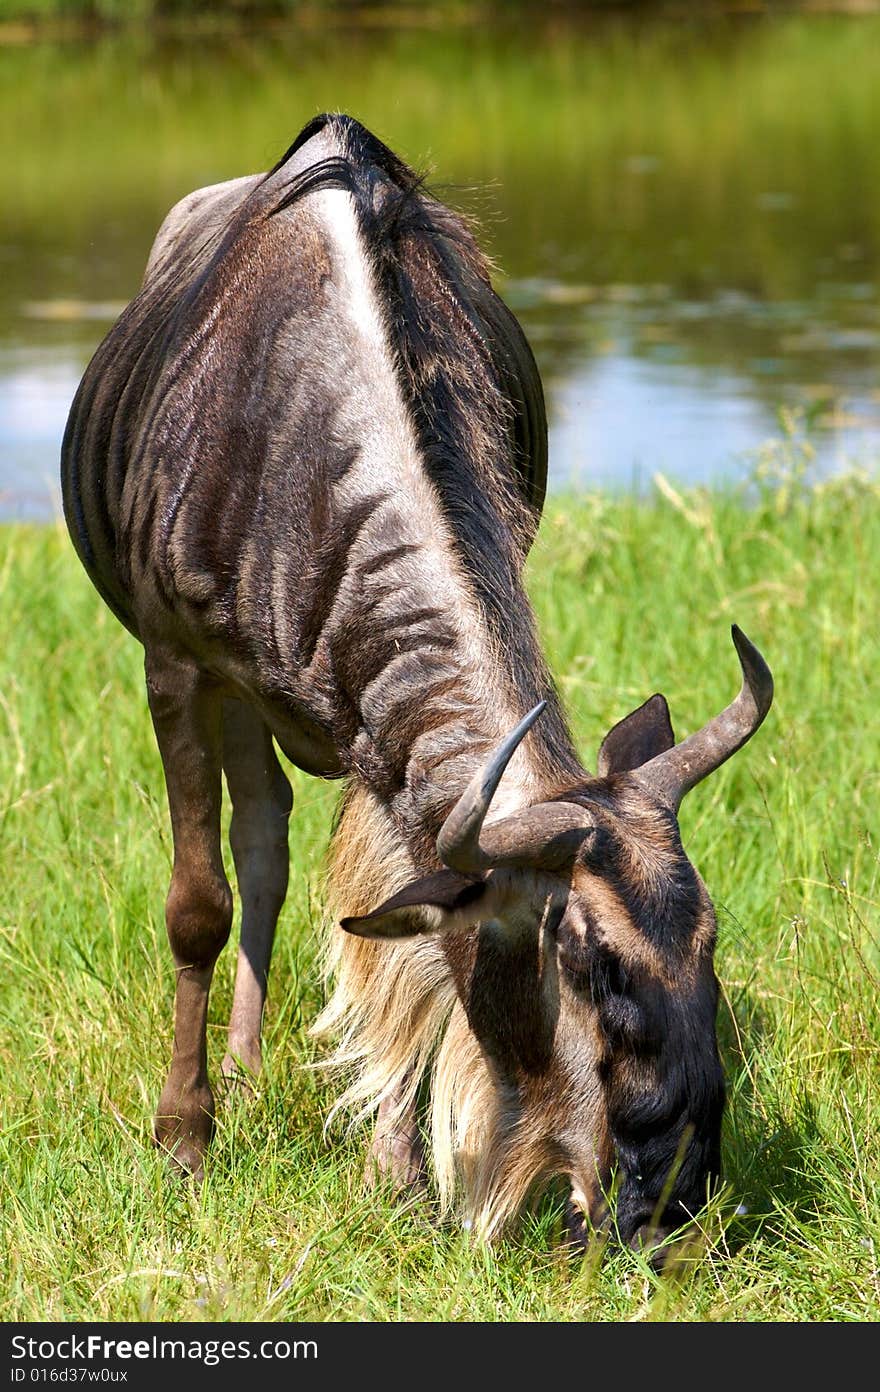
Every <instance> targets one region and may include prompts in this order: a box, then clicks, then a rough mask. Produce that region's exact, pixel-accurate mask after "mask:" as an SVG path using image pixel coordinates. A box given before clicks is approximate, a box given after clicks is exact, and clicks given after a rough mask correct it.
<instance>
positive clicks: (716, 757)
mask: <svg viewBox="0 0 880 1392" xmlns="http://www.w3.org/2000/svg"><path fill="white" fill-rule="evenodd" d="M730 633H731V637H732V638H733V643H734V647H735V648H736V651H737V655H738V657H739V665H740V667H741V668H742V674H743V684H742V689H741V690H740V693H739V695H738V696H737V697H736V699H735V700H734V701H732V702H731V704H730V705H729V706H728V707H727V708H726V710H723V711H722V712H721V714H720V715H716V716H715V718H714V720H710V721H709V723H708V725H704V726H703V728H702V730H699V731H698V732H697V733H696V734H694V735H689V736H688V738H687V739H686V740H682V742H681V744H677V745H676V746H675V748H674V749H668V750H666V752H665V753H663V754H658V755H656V757H655V758H653V759H649V761H648V762H647V763H646V764H643V765H642V767H641V768H640V769H638V770H637V771H636V773H635V775H634V776H635V777H636V778H638V780H639V782H640V783H644V784H646V785H647V786H648V788H649V789H650V790H651V792H653V793H656V794H659V796H660V797H662V798H664V799H665V800H666V801H667V802H668V803H670V804H671V806H672V808H673V810H674V811H676V812H677V811H678V808H679V806H680V804H681V800H682V798H683V797H684V795H685V793H689V792H690V790H691V788H693V787H694V786H695V785H696V784H697V783H699V782H700V781H701V780H702V779H703V778H706V777H707V775H708V774H710V773H713V772H714V771H715V769H717V768H719V767H720V765H721V764H723V763H724V761H725V760H726V759H729V758H730V756H731V754H735V753H736V751H737V750H738V749H740V748H741V747H742V746H743V745H744V744H745V742H746V740H749V739H751V737H752V735H753V734H754V733H755V731H756V730H757V728H758V726H759V725H760V724H761V721H762V720H763V719H764V716H765V715H766V714H767V712H768V710H769V709H770V703H771V701H772V700H773V677H772V676H771V674H770V668H769V667H768V666H767V664H766V662H765V661H764V659H763V657H762V656H761V654H760V653H759V652H758V649H757V648H756V647H755V645H754V644H753V643H750V642H749V640H748V638H747V637H746V635H745V634H744V633H743V631H742V629H740V628H737V626H736V624H734V625H733V627H732V628H731V630H730Z"/></svg>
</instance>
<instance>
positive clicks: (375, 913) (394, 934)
mask: <svg viewBox="0 0 880 1392" xmlns="http://www.w3.org/2000/svg"><path fill="white" fill-rule="evenodd" d="M490 897H494V896H492V895H491V894H490V890H489V885H488V884H487V883H486V881H485V880H474V879H470V878H468V876H466V875H459V874H458V873H457V872H456V871H455V870H438V871H437V872H436V874H434V875H425V876H424V878H423V879H420V880H413V882H412V884H408V885H407V886H406V888H405V889H401V890H400V891H399V892H398V893H397V894H393V895H392V896H391V898H390V899H386V900H385V902H384V904H380V905H379V907H378V908H377V909H373V910H372V912H371V913H368V914H363V915H362V916H361V917H359V918H343V919H342V920H341V924H340V926H341V927H342V928H344V929H345V931H346V933H354V934H355V936H356V937H359V938H411V937H414V936H416V935H417V934H419V933H439V932H443V931H444V930H445V929H448V928H466V927H468V925H469V924H471V923H477V922H478V921H479V919H480V917H481V916H484V915H485V913H486V906H487V900H488V899H489V898H490ZM481 910H482V912H481Z"/></svg>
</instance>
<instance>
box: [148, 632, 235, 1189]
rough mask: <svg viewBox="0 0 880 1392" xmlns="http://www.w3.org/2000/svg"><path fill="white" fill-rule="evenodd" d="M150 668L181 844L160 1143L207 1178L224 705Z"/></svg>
mask: <svg viewBox="0 0 880 1392" xmlns="http://www.w3.org/2000/svg"><path fill="white" fill-rule="evenodd" d="M145 665H146V677H147V695H148V697H149V702H150V714H151V715H152V717H153V726H154V728H155V731H156V739H157V742H158V745H159V752H160V754H161V756H162V763H163V766H164V769H165V783H166V787H167V789H168V804H169V808H170V811H171V828H172V832H173V837H174V869H173V871H172V875H171V885H170V887H169V890H168V898H167V900H166V904H165V921H166V925H167V928H168V940H169V943H170V945H171V951H172V954H173V956H174V964H175V967H176V968H177V988H176V992H175V1001H174V1049H173V1054H172V1060H171V1068H170V1070H169V1073H168V1077H167V1080H166V1082H165V1086H164V1088H163V1090H162V1096H161V1098H160V1099H159V1107H158V1111H157V1113H156V1122H155V1135H156V1140H157V1142H158V1143H159V1144H160V1145H163V1146H165V1147H166V1149H168V1150H169V1151H170V1152H171V1154H172V1155H173V1157H174V1159H175V1161H176V1162H177V1163H178V1164H179V1165H180V1166H181V1168H183V1169H185V1170H191V1171H192V1172H193V1173H194V1174H195V1175H196V1176H199V1175H201V1172H202V1162H203V1157H204V1153H205V1150H206V1148H207V1145H208V1142H209V1140H210V1139H211V1135H212V1132H213V1129H214V1096H213V1093H212V1091H211V1085H210V1082H209V1079H208V1059H207V1047H206V1039H205V1025H206V1020H207V1013H208V992H209V991H210V988H211V978H212V976H213V974H214V963H215V962H216V960H217V957H218V956H219V954H220V951H221V949H222V948H223V946H224V944H225V942H226V940H227V938H228V937H229V929H230V926H231V923H232V894H231V891H230V888H229V883H228V881H227V879H226V875H225V873H224V870H223V861H222V858H221V854H220V803H221V796H222V785H221V778H220V760H221V708H222V698H221V696H220V693H219V691H218V689H217V686H216V684H215V683H214V682H213V681H212V680H211V679H210V678H209V677H207V676H206V675H205V674H204V673H203V672H201V671H200V670H199V669H198V668H197V667H196V666H195V665H194V664H192V663H189V662H185V661H181V660H180V659H178V658H176V657H172V656H170V655H168V654H166V653H162V652H159V651H156V650H155V649H150V648H148V650H147V657H146V664H145Z"/></svg>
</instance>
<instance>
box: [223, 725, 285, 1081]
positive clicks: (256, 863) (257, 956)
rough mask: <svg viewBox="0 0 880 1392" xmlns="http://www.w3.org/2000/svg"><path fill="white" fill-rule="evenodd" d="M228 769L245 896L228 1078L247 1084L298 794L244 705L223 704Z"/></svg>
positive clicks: (258, 1057)
mask: <svg viewBox="0 0 880 1392" xmlns="http://www.w3.org/2000/svg"><path fill="white" fill-rule="evenodd" d="M223 769H224V772H225V774H226V783H227V787H228V788H229V795H230V797H231V799H232V823H231V826H230V828H229V842H230V845H231V846H232V856H233V859H234V861H235V873H236V877H237V879H238V890H239V895H240V897H241V945H240V947H239V952H238V968H237V970H236V976H235V996H234V998H233V1002H232V1015H231V1018H230V1021H229V1040H228V1046H227V1051H226V1057H225V1058H224V1060H223V1074H224V1077H226V1078H229V1079H234V1080H236V1081H238V1082H244V1083H245V1084H246V1083H247V1079H248V1077H249V1076H256V1075H257V1074H258V1073H259V1071H260V1068H261V1066H262V1051H261V1046H260V1033H261V1028H262V1020H263V1007H264V1005H265V1003H266V984H267V981H268V976H269V962H270V959H271V956H272V943H273V941H274V937H275V925H276V923H277V921H278V915H279V913H280V911H281V906H282V904H283V903H284V897H285V895H286V893H287V878H288V868H289V856H288V845H287V819H288V817H289V816H290V809H291V807H292V806H293V795H292V793H291V790H290V784H289V783H288V781H287V778H286V777H285V775H284V773H283V772H282V769H281V765H280V764H279V762H278V758H277V756H276V754H275V748H274V745H273V743H272V736H271V734H270V733H269V730H268V727H267V726H266V724H265V723H264V721H263V720H262V719H261V718H260V716H259V715H258V714H257V713H256V711H254V710H253V709H252V708H251V707H250V706H247V705H245V704H244V703H243V702H242V701H233V700H226V701H224V703H223Z"/></svg>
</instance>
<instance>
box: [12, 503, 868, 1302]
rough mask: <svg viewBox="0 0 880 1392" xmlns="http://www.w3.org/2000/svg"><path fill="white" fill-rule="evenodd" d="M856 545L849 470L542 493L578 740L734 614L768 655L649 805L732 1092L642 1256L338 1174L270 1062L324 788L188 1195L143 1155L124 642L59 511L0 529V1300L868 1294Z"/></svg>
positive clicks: (164, 1051) (140, 803)
mask: <svg viewBox="0 0 880 1392" xmlns="http://www.w3.org/2000/svg"><path fill="white" fill-rule="evenodd" d="M878 555H880V489H878V487H877V486H876V485H868V484H859V483H855V482H848V483H837V484H834V485H829V486H826V487H825V488H824V489H820V490H813V491H809V492H806V491H805V492H798V491H795V492H793V493H792V492H786V493H779V492H777V493H774V494H770V493H768V494H767V495H766V496H765V497H763V498H762V499H759V500H758V501H757V502H754V501H753V503H752V505H750V506H749V507H746V506H745V505H744V502H743V500H742V499H741V498H739V497H737V496H734V495H714V496H710V495H688V496H687V497H680V496H679V495H678V494H676V493H675V492H674V491H672V490H668V489H667V491H666V493H665V494H663V493H658V494H656V495H655V496H654V497H652V498H651V499H649V500H647V501H643V502H639V501H637V500H635V499H631V498H619V499H612V498H609V497H598V498H593V499H583V500H579V501H577V502H576V503H575V502H567V501H565V500H560V499H557V500H556V501H555V502H554V503H553V505H552V507H551V508H550V509H549V510H548V513H547V515H546V517H545V520H544V523H543V526H542V531H541V536H540V539H539V543H538V545H537V547H536V551H535V553H534V556H533V561H532V563H531V565H530V580H529V584H530V590H531V593H532V596H533V598H534V601H535V604H536V607H537V609H538V613H539V619H540V624H541V629H542V633H543V635H544V640H545V645H546V648H547V651H548V655H549V657H550V659H551V662H552V666H553V669H554V671H555V672H556V673H557V675H558V678H559V682H560V686H561V689H562V692H563V694H564V697H565V701H566V704H567V707H568V710H569V711H570V714H571V719H572V724H573V728H574V730H575V733H576V736H577V739H578V741H579V743H580V747H581V749H582V751H583V754H584V758H585V761H586V763H587V765H588V766H592V765H593V763H594V760H595V750H596V747H597V745H598V742H599V740H600V739H601V736H602V734H603V733H604V731H605V730H606V729H607V727H608V726H609V724H611V723H612V722H613V721H615V720H617V719H618V718H619V717H620V716H621V715H623V714H624V713H625V712H626V711H627V710H629V709H631V708H632V707H633V706H634V705H636V704H638V703H639V702H640V701H642V700H643V699H644V697H645V696H647V695H648V694H649V693H650V692H651V691H653V690H655V689H657V688H660V689H663V690H664V691H665V692H666V694H667V696H668V697H669V700H670V705H671V708H672V713H673V719H674V723H675V726H676V731H677V733H678V734H679V737H681V736H683V735H684V734H685V733H687V732H688V731H690V730H692V729H693V728H695V727H696V726H697V725H699V724H702V723H703V722H704V721H705V719H706V718H707V717H708V716H709V715H711V714H713V713H714V712H715V711H716V710H718V709H719V708H720V706H721V705H723V704H724V703H726V701H727V700H728V699H729V698H730V697H731V696H732V694H733V692H734V691H735V689H736V686H737V667H736V659H735V655H734V652H733V648H732V646H731V644H730V640H729V625H730V623H731V621H734V620H735V621H736V622H737V623H739V624H740V625H741V626H742V627H743V628H744V629H745V631H746V632H747V633H748V634H749V635H750V636H751V637H752V638H753V639H754V640H755V641H757V642H758V643H759V645H760V646H761V648H762V649H763V651H764V652H765V654H766V655H767V657H768V660H769V661H770V663H771V666H772V667H773V670H774V674H775V677H776V683H777V698H776V702H775V704H774V707H773V710H772V711H771V714H770V716H769V717H768V720H767V722H766V725H765V726H764V728H763V729H762V730H761V731H760V732H759V733H758V735H757V736H756V737H755V739H754V740H753V741H752V743H751V744H750V745H749V746H748V747H747V748H746V749H745V750H744V751H743V752H742V753H741V754H739V755H738V756H737V757H736V758H735V759H734V760H733V761H732V762H731V763H730V764H728V765H727V766H725V768H723V769H722V770H721V771H719V772H718V773H717V774H716V775H714V776H713V777H712V779H711V780H710V781H708V782H707V783H705V784H703V785H702V786H701V787H700V788H698V789H697V790H695V791H694V792H693V793H692V794H691V795H690V797H689V798H688V800H687V801H686V802H685V804H684V807H683V810H682V829H683V834H684V838H685V844H686V846H687V848H688V850H689V852H690V854H691V857H692V859H693V860H694V862H695V863H696V865H697V866H698V868H699V869H700V870H701V872H702V874H703V876H704V878H705V880H706V882H707V884H708V887H709V890H710V893H711V894H712V895H713V898H714V899H715V902H716V906H717V908H718V913H719V926H720V941H719V948H718V955H717V969H718V973H719V976H720V978H721V982H722V987H723V1002H722V1006H721V1010H720V1014H719V1034H720V1039H721V1043H722V1050H723V1058H724V1065H725V1071H726V1075H727V1079H728V1083H729V1105H728V1110H727V1114H726V1119H725V1127H724V1166H725V1174H726V1180H727V1189H726V1192H725V1195H724V1197H723V1200H722V1201H720V1202H719V1203H718V1204H717V1205H716V1206H715V1208H714V1209H713V1211H712V1212H711V1213H710V1214H708V1215H707V1218H706V1222H705V1230H706V1237H705V1250H704V1252H703V1254H702V1256H701V1258H700V1260H699V1261H698V1262H696V1263H695V1264H694V1265H693V1266H692V1267H691V1268H690V1269H689V1270H688V1271H687V1272H686V1273H685V1274H683V1275H682V1276H680V1277H679V1278H678V1279H677V1280H675V1281H672V1280H657V1279H656V1278H653V1277H651V1276H649V1275H648V1273H647V1272H646V1270H645V1269H644V1267H643V1266H642V1265H641V1264H640V1262H639V1260H638V1259H637V1258H636V1257H634V1256H626V1255H615V1256H613V1257H612V1256H606V1258H605V1260H604V1261H603V1262H601V1263H600V1264H598V1265H596V1264H594V1263H591V1262H590V1261H586V1262H584V1263H583V1264H575V1265H572V1264H571V1262H570V1261H568V1260H567V1259H565V1258H564V1257H563V1256H562V1255H561V1254H560V1253H559V1252H558V1251H557V1250H555V1248H554V1236H555V1235H556V1234H557V1233H558V1230H559V1226H560V1210H559V1207H558V1205H557V1203H556V1202H555V1201H553V1200H552V1199H549V1200H547V1201H545V1202H544V1203H543V1204H542V1205H541V1206H540V1207H539V1209H538V1210H537V1212H536V1213H535V1214H534V1215H532V1216H530V1217H528V1218H527V1219H526V1220H525V1222H524V1224H523V1227H522V1229H521V1230H520V1231H519V1232H518V1233H516V1234H514V1235H513V1236H512V1237H511V1238H510V1239H508V1240H507V1241H505V1242H504V1243H502V1244H501V1245H500V1246H499V1247H498V1249H497V1250H495V1251H494V1252H491V1253H489V1252H487V1251H485V1250H481V1249H479V1248H475V1247H472V1246H471V1245H470V1244H469V1242H468V1240H467V1238H466V1236H464V1235H463V1234H462V1233H460V1232H458V1231H456V1230H453V1229H441V1230H436V1229H434V1228H432V1227H431V1226H430V1225H429V1224H428V1223H427V1222H426V1221H425V1220H424V1218H423V1216H422V1215H421V1214H420V1213H419V1212H417V1211H413V1212H395V1211H393V1210H392V1209H390V1208H389V1207H388V1206H387V1205H386V1204H385V1203H384V1201H383V1200H382V1199H381V1197H379V1196H375V1195H374V1196H367V1195H365V1194H364V1193H363V1192H362V1189H361V1184H360V1176H361V1170H362V1160H363V1152H364V1146H365V1132H364V1131H360V1132H358V1133H356V1134H354V1135H352V1136H348V1137H346V1136H345V1135H344V1134H341V1133H340V1132H339V1131H336V1132H333V1133H331V1134H330V1135H328V1136H326V1137H325V1136H324V1135H323V1134H322V1119H323V1117H324V1115H325V1114H326V1111H327V1109H328V1105H329V1102H330V1096H331V1094H330V1091H329V1089H328V1087H327V1085H326V1084H325V1082H324V1081H323V1079H322V1078H321V1076H320V1075H319V1074H317V1073H314V1072H310V1071H306V1070H304V1069H303V1068H302V1066H301V1065H303V1064H304V1063H305V1062H307V1061H308V1060H309V1059H311V1058H313V1057H314V1046H313V1045H312V1044H311V1043H310V1042H309V1040H308V1038H307V1028H308V1025H309V1022H310V1021H311V1020H312V1018H313V1017H314V1015H315V1013H316V1011H317V1008H318V1005H319V1000H320V987H319V984H318V981H317V973H316V970H315V952H316V939H315V932H314V930H313V927H312V923H313V920H316V919H317V910H316V905H317V903H318V901H319V899H320V867H321V859H322V853H323V849H324V846H325V843H326V838H327V830H328V826H329V820H330V816H331V813H332V807H333V803H334V799H335V789H334V788H333V787H330V786H325V785H322V784H320V783H318V782H316V781H314V780H308V779H306V778H304V777H301V776H299V775H294V780H295V787H296V794H297V810H296V813H295V815H294V818H293V820H292V827H291V856H292V867H293V873H292V879H291V888H290V894H289V898H288V902H287V906H286V908H285V911H284V914H283V922H282V931H281V933H280V941H279V944H278V947H277V950H276V960H275V964H274V972H273V984H272V988H271V991H270V1006H269V1012H268V1021H267V1035H268V1049H267V1054H268V1068H267V1073H266V1077H265V1082H264V1085H263V1088H262V1091H261V1095H260V1097H259V1098H258V1100H257V1101H256V1103H255V1104H254V1105H253V1107H252V1109H251V1110H250V1111H249V1112H247V1111H245V1109H244V1108H243V1107H242V1106H241V1104H235V1105H234V1106H232V1107H231V1108H229V1109H228V1110H225V1111H224V1112H223V1113H222V1114H221V1118H220V1125H219V1134H218V1137H217V1142H216V1146H215V1149H214V1151H213V1155H212V1159H211V1165H210V1171H209V1177H208V1180H207V1182H206V1184H205V1186H204V1188H203V1189H202V1191H201V1193H200V1194H199V1195H198V1196H194V1195H193V1194H191V1193H190V1192H189V1191H188V1190H187V1188H186V1187H185V1186H180V1185H173V1184H172V1185H169V1184H168V1183H167V1182H166V1177H165V1171H164V1167H163V1165H162V1163H161V1161H160V1159H159V1158H158V1157H157V1156H156V1155H155V1154H154V1153H153V1150H152V1149H151V1146H150V1144H149V1128H150V1117H151V1113H152V1108H153V1106H154V1104H155V1100H156V1097H157V1095H158V1090H159V1087H160V1086H161V1079H162V1076H163V1069H164V1067H165V1065H166V1062H167V1057H168V1050H169V1045H170V1021H171V999H172V989H173V975H172V967H171V961H170V957H169V954H168V951H167V948H166V945H165V941H164V928H163V924H162V903H163V897H164V892H165V886H166V882H167V877H168V873H169V864H170V838H169V831H168V820H167V814H166V809H165V803H164V789H163V784H162V779H161V772H160V767H159V762H158V756H157V753H156V749H155V745H154V742H153V737H152V732H151V729H150V726H149V721H148V717H147V712H146V704H145V700H144V698H143V694H142V678H141V659H140V650H139V648H138V646H137V644H136V643H135V642H134V641H133V640H132V639H131V638H130V637H129V636H127V635H126V634H124V633H123V632H122V631H121V630H120V629H119V627H118V625H117V624H116V622H115V621H114V620H113V619H112V617H111V616H110V614H109V613H108V612H107V611H106V610H105V609H104V608H103V607H102V605H101V603H100V601H99V600H98V598H97V596H96V595H95V594H94V592H93V591H92V590H91V588H90V586H89V584H88V582H87V580H86V578H85V576H84V575H83V573H82V571H81V570H80V568H79V565H78V563H77V561H76V559H75V558H74V557H73V555H72V553H71V550H70V547H69V545H68V543H67V540H66V535H65V534H64V533H63V532H62V531H61V530H60V529H51V528H50V529H44V530H36V529H35V530H28V529H25V528H6V529H5V530H2V531H0V632H2V633H3V634H4V643H3V647H2V652H0V731H2V733H0V839H2V865H3V873H2V882H0V951H2V957H3V966H2V978H0V979H2V987H0V1070H2V1076H3V1080H4V1086H3V1089H2V1095H0V1121H2V1133H0V1189H2V1202H0V1250H2V1251H3V1252H4V1253H6V1260H5V1261H4V1263H3V1267H2V1276H0V1281H2V1292H0V1318H2V1319H4V1320H17V1319H38V1320H39V1319H79V1320H83V1319H117V1320H118V1319H133V1318H146V1319H202V1318H204V1319H245V1320H248V1319H260V1318H267V1319H279V1320H280V1319H309V1318H315V1319H334V1320H346V1319H369V1320H401V1319H404V1320H410V1319H417V1320H418V1319H428V1320H472V1319H476V1320H512V1319H529V1320H531V1319H537V1320H552V1319H564V1320H570V1319H573V1320H579V1319H586V1320H605V1319H631V1318H644V1319H651V1318H660V1319H706V1320H782V1319H786V1320H790V1319H801V1320H803V1319H807V1320H850V1319H862V1320H865V1319H871V1320H873V1319H876V1318H878V1316H880V1274H878V1258H877V1244H878V1243H880V1217H878V1215H880V1203H878V1197H880V1196H878V1176H880V1157H878V1139H880V1138H878V1118H877V1102H876V1099H877V1097H878V1095H880V1089H878V1082H880V1078H878V1072H880V1070H878V1055H880V1020H878V1000H880V991H878V986H880V951H878V934H880V911H878V898H880V876H878V860H877V841H878V834H880V828H878V817H877V809H878V805H880V721H878V719H877V716H876V709H877V696H878V690H880V676H878V672H880V660H878V659H880V651H878V650H880V633H878V625H877V614H878V612H880V567H878V564H877V557H878ZM233 965H234V960H233V953H232V952H231V951H229V950H227V952H226V953H225V954H224V957H223V959H222V961H221V964H220V967H219V971H218V978H217V985H216V987H215V990H214V993H213V995H212V1005H211V1014H210V1021H211V1024H210V1036H209V1046H210V1049H211V1053H212V1058H213V1060H214V1067H215V1068H216V1066H217V1064H218V1062H219V1059H220V1056H221V1054H222V1050H223V1022H224V1020H225V1018H226V1016H227V1015H228V1010H229V1005H230V999H231V982H232V970H233ZM740 1205H742V1206H744V1207H745V1209H746V1210H747V1212H745V1213H739V1214H737V1212H736V1210H737V1206H740Z"/></svg>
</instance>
